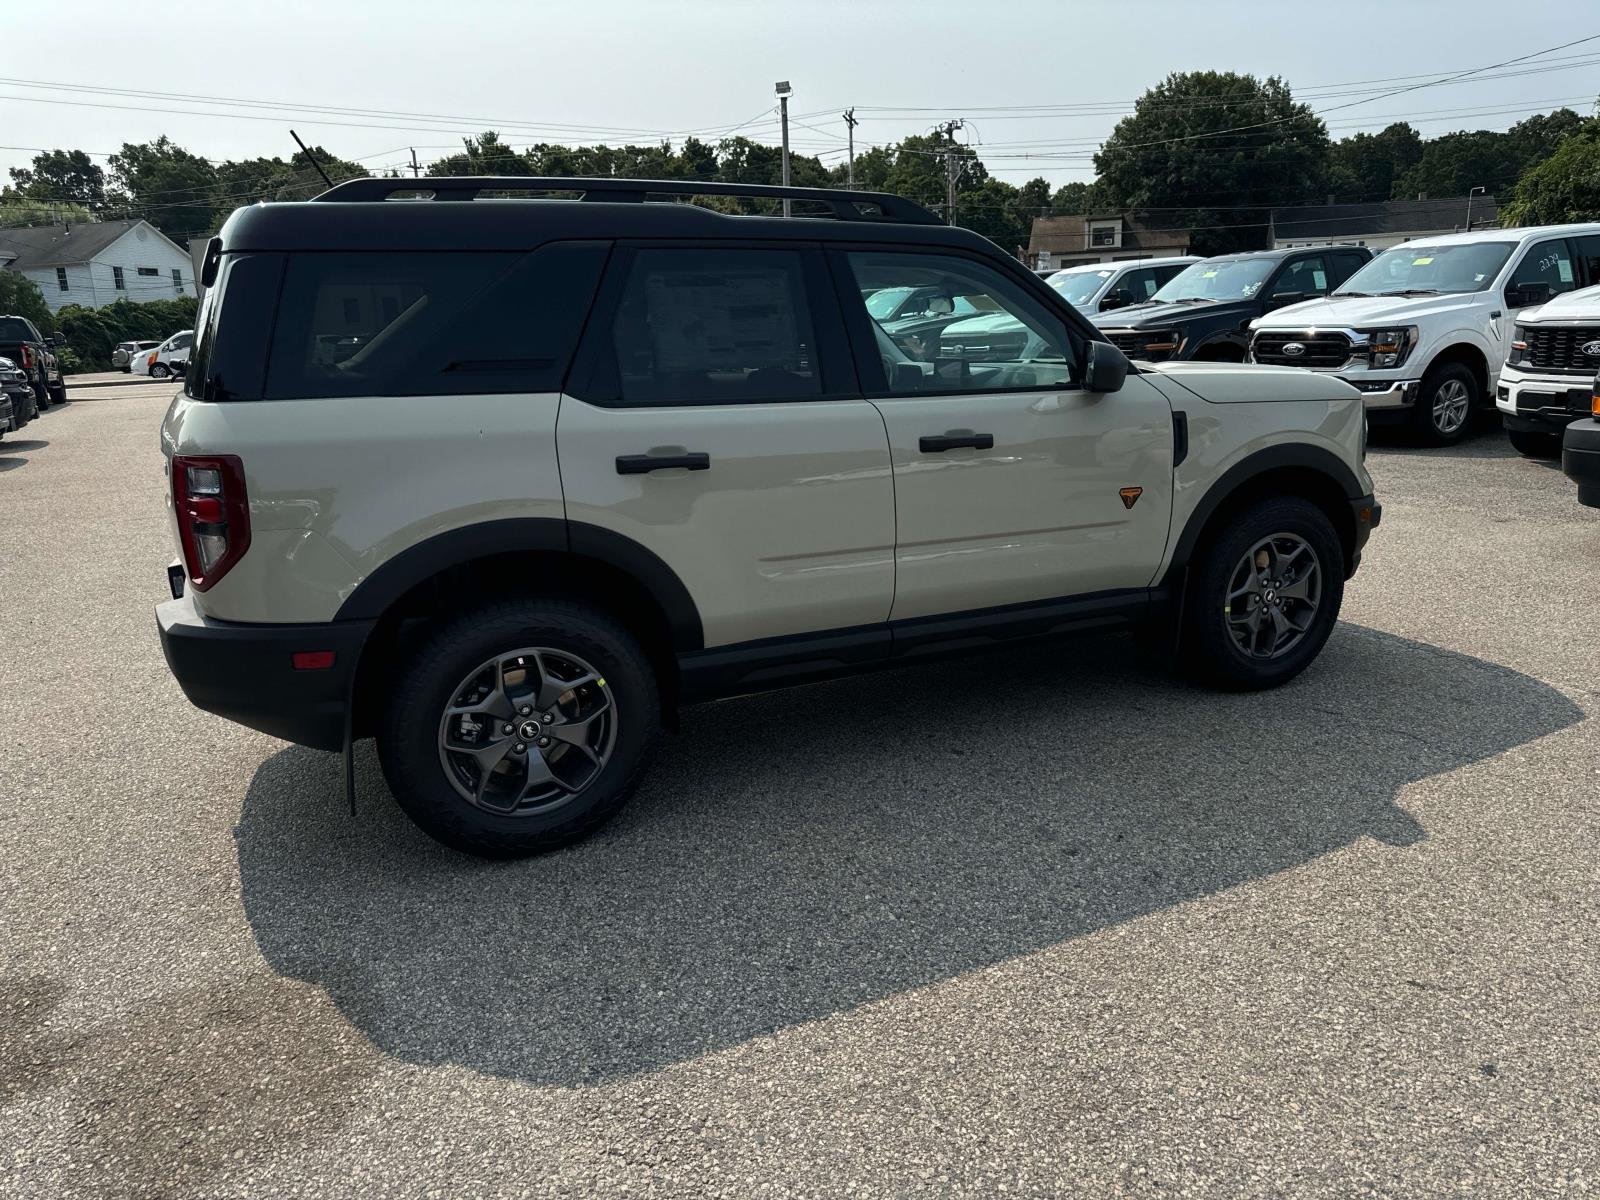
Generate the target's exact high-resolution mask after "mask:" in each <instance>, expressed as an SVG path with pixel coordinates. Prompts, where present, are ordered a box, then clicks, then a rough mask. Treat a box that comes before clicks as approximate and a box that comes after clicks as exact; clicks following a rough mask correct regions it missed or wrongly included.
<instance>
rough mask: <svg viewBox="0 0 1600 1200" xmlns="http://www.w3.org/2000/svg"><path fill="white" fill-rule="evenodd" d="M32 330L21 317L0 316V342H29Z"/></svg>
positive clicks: (31, 338)
mask: <svg viewBox="0 0 1600 1200" xmlns="http://www.w3.org/2000/svg"><path fill="white" fill-rule="evenodd" d="M31 341H33V331H32V330H31V329H29V328H28V323H27V322H26V321H24V320H23V319H22V318H21V317H0V342H31Z"/></svg>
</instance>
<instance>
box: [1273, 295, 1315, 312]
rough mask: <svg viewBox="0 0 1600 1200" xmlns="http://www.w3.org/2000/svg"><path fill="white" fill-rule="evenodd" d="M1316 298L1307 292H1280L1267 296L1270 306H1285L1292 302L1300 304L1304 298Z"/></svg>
mask: <svg viewBox="0 0 1600 1200" xmlns="http://www.w3.org/2000/svg"><path fill="white" fill-rule="evenodd" d="M1311 299H1314V297H1312V296H1311V295H1309V294H1307V293H1306V292H1279V293H1278V294H1277V295H1275V296H1268V297H1267V307H1268V308H1284V307H1286V306H1287V305H1290V304H1299V303H1300V302H1301V301H1302V300H1311Z"/></svg>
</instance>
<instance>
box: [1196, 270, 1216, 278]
mask: <svg viewBox="0 0 1600 1200" xmlns="http://www.w3.org/2000/svg"><path fill="white" fill-rule="evenodd" d="M1216 277H1217V273H1216V272H1215V271H1202V272H1201V273H1200V278H1201V279H1215V278H1216Z"/></svg>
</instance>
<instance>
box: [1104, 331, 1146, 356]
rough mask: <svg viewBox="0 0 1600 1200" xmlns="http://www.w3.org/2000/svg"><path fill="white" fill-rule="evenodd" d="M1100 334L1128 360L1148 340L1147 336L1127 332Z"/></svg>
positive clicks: (1105, 332)
mask: <svg viewBox="0 0 1600 1200" xmlns="http://www.w3.org/2000/svg"><path fill="white" fill-rule="evenodd" d="M1101 332H1102V333H1103V334H1105V336H1106V339H1107V340H1108V341H1109V342H1110V343H1111V344H1112V345H1113V346H1115V347H1116V348H1117V349H1118V350H1121V351H1122V352H1123V353H1124V354H1126V355H1127V356H1128V357H1129V358H1132V357H1133V356H1134V355H1135V354H1136V353H1137V352H1138V350H1139V348H1140V347H1141V346H1142V345H1144V343H1145V342H1148V341H1149V340H1150V338H1149V336H1148V335H1144V336H1141V335H1139V334H1137V333H1133V332H1131V331H1127V330H1101Z"/></svg>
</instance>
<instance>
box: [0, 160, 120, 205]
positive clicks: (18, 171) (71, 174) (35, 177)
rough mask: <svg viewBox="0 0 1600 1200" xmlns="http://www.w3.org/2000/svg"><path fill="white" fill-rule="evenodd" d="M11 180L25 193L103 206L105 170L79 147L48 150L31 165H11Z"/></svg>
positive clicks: (35, 197)
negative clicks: (77, 148) (78, 148)
mask: <svg viewBox="0 0 1600 1200" xmlns="http://www.w3.org/2000/svg"><path fill="white" fill-rule="evenodd" d="M11 181H12V182H13V183H14V184H16V187H17V191H18V192H20V193H21V194H22V195H24V196H29V197H32V198H34V199H38V200H67V201H71V202H72V203H74V204H81V205H84V206H85V207H88V208H91V209H100V208H104V207H105V203H106V173H105V171H103V170H102V169H101V168H100V167H98V166H96V165H95V164H94V163H93V162H91V161H90V159H89V156H88V155H87V154H85V153H84V152H83V151H82V150H47V151H45V152H44V153H43V154H35V155H34V156H33V165H32V166H31V167H12V168H11Z"/></svg>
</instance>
